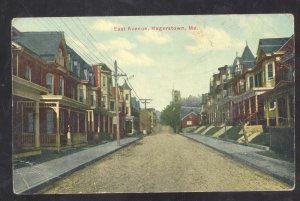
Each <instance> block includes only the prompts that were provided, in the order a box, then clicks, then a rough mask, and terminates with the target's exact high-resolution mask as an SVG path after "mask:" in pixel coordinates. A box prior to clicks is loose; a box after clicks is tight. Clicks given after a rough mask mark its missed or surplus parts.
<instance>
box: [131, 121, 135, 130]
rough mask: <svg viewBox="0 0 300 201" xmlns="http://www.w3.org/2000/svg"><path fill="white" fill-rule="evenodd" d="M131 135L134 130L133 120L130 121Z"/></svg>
mask: <svg viewBox="0 0 300 201" xmlns="http://www.w3.org/2000/svg"><path fill="white" fill-rule="evenodd" d="M131 133H132V134H133V133H134V129H133V119H132V120H131Z"/></svg>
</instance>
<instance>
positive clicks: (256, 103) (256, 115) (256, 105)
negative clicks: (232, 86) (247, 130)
mask: <svg viewBox="0 0 300 201" xmlns="http://www.w3.org/2000/svg"><path fill="white" fill-rule="evenodd" d="M255 112H256V114H255V118H256V125H258V98H257V96H255Z"/></svg>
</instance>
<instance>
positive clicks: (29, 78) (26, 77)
mask: <svg viewBox="0 0 300 201" xmlns="http://www.w3.org/2000/svg"><path fill="white" fill-rule="evenodd" d="M25 79H26V80H28V81H31V68H30V67H28V66H27V67H26V70H25Z"/></svg>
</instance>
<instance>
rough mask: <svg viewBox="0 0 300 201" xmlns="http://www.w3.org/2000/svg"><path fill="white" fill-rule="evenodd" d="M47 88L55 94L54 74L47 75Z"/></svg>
mask: <svg viewBox="0 0 300 201" xmlns="http://www.w3.org/2000/svg"><path fill="white" fill-rule="evenodd" d="M46 88H47V89H48V90H49V93H50V94H53V75H52V74H47V76H46Z"/></svg>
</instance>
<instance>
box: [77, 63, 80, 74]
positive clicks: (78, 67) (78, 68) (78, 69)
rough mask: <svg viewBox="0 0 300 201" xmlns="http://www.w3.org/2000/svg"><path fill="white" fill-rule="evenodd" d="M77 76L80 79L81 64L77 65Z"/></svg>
mask: <svg viewBox="0 0 300 201" xmlns="http://www.w3.org/2000/svg"><path fill="white" fill-rule="evenodd" d="M77 76H78V77H80V63H78V64H77Z"/></svg>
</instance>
